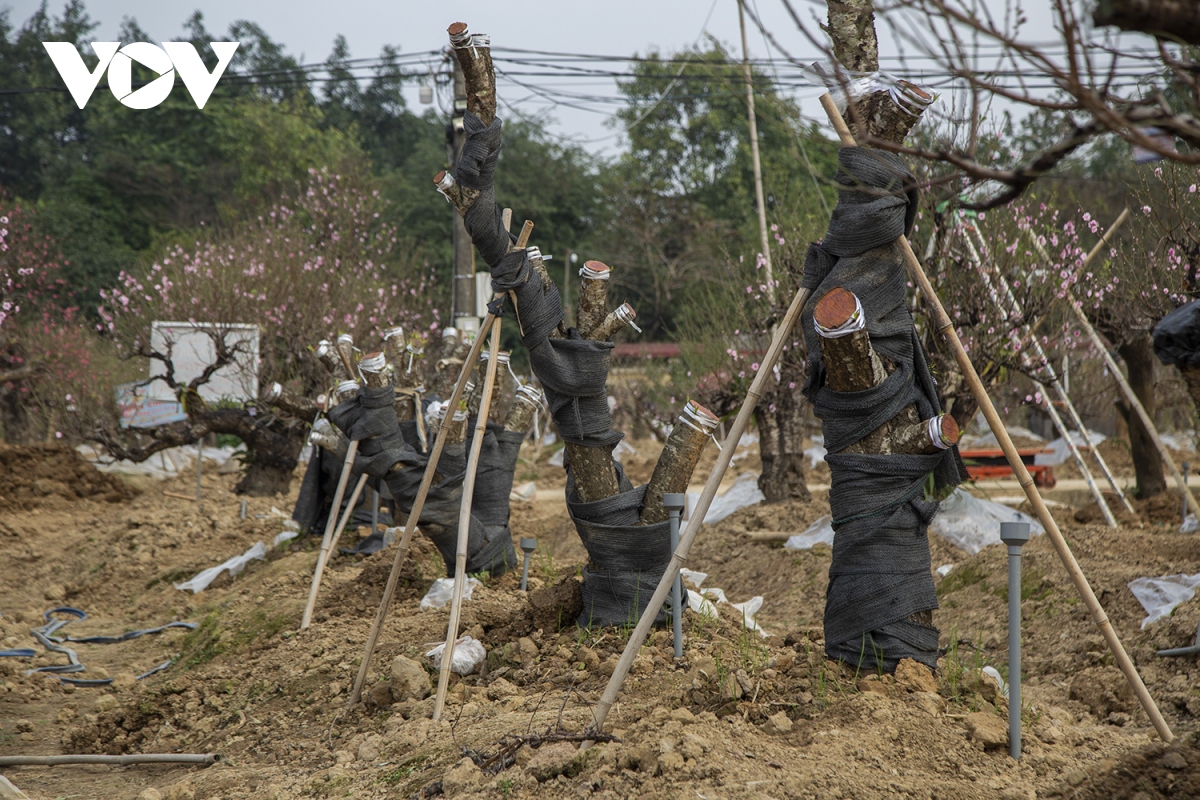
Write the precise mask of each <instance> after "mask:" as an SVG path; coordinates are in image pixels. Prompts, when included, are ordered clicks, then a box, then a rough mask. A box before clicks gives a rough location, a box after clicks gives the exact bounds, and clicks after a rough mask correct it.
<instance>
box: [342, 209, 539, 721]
mask: <svg viewBox="0 0 1200 800" xmlns="http://www.w3.org/2000/svg"><path fill="white" fill-rule="evenodd" d="M532 231H533V224H532V223H530V222H526V223H525V226H524V227H523V228H522V229H521V236H520V237H519V238H518V240H517V244H516V247H517V248H519V249H524V247H525V246H526V245H527V244H528V243H529V235H530V233H532ZM503 296H504V295H502V294H497V295H495V296H494V297H493V298H492V299H493V301H495V300H500V299H501V298H502V297H503ZM497 319H499V318H498V317H497V316H496V315H495V314H493V313H491V312H490V311H489V312H488V315H487V316H486V317H484V318H483V322H482V323H481V324H480V326H479V335H478V336H477V337H476V339H475V341H474V342H473V343H472V344H471V350H470V352H469V353H467V357H466V358H465V359H463V364H462V367H461V369H460V371H459V373H458V381H457V382H456V383H455V384H454V391H453V392H451V393H450V399H449V401H448V402H447V404H446V408H447V409H455V408H458V404H459V402H460V401H461V400H462V397H463V393H464V392H465V391H466V388H467V381H468V380H470V378H471V370H473V369H474V368H475V363H476V362H477V361H478V360H479V354H480V352H482V351H483V343H484V342H485V341H486V340H487V336H488V332H489V331H491V329H492V325H494V324H495V322H496V320H497ZM489 361H491V359H489ZM451 413H453V411H451ZM446 433H447V428H446V426H445V425H444V424H443V425H442V426H441V427H440V428H438V434H437V437H436V438H435V439H434V440H433V450H432V451H431V452H430V453H429V461H428V463H426V465H425V473H424V475H422V477H421V486H420V487H419V488H418V489H417V496H416V498H415V499H414V500H413V506H412V510H411V511H410V512H409V514H408V520H407V521H406V522H405V523H404V533H402V534H401V535H400V543H399V544H398V545H397V546H396V556H395V558H394V559H393V560H392V571H391V572H389V573H388V579H387V585H385V586H384V588H383V598H382V599H381V600H380V601H379V610H378V611H376V612H375V622H374V624H373V625H372V626H371V632H370V634H368V635H367V644H366V646H365V647H364V648H363V657H362V663H360V664H359V665H358V676H357V677H356V678H355V679H354V689H353V691H351V692H350V702H349V705H351V706H353V705H355V704H357V703H358V702H359V700H361V699H362V690H363V686H365V685H366V683H367V674H368V673H369V672H370V670H371V659H372V658H374V656H375V646H376V645H377V644H378V642H379V634H380V632H381V631H382V630H383V623H384V621H385V620H386V619H387V612H388V609H389V608H391V606H392V600H393V599H395V597H396V587H397V586H398V585H399V583H400V567H401V565H403V564H404V562H405V560H406V559H407V558H408V551H409V548H410V547H411V546H412V536H413V531H415V530H416V527H417V521H418V520H419V519H420V518H421V512H422V511H423V510H424V509H425V498H426V497H428V496H429V488H430V487H431V486H432V485H433V478H434V475H436V474H437V467H438V462H439V461H440V460H441V458H442V450H444V449H445V447H446Z"/></svg>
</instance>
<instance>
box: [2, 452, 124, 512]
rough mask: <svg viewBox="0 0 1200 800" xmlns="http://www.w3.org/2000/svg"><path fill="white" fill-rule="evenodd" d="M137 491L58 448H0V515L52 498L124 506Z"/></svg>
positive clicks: (28, 507)
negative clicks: (96, 500)
mask: <svg viewBox="0 0 1200 800" xmlns="http://www.w3.org/2000/svg"><path fill="white" fill-rule="evenodd" d="M138 493H139V492H138V490H136V489H134V488H133V487H132V486H130V485H129V484H127V483H126V482H125V481H123V480H121V478H119V477H117V476H116V475H108V474H105V473H103V472H100V471H99V470H97V469H96V468H95V467H94V466H92V465H91V464H89V463H88V462H86V461H84V460H83V459H81V458H80V457H79V456H78V455H77V454H76V453H75V452H74V451H73V450H71V449H69V448H66V447H62V446H59V445H50V444H45V445H0V511H28V510H30V509H33V508H37V507H39V506H41V505H42V504H44V503H45V502H47V501H50V500H52V499H53V498H60V499H61V500H77V499H85V498H91V499H98V500H104V501H106V502H109V503H124V502H127V501H129V500H131V499H133V498H134V497H135V496H136V495H137V494H138Z"/></svg>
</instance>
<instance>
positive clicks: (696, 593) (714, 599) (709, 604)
mask: <svg viewBox="0 0 1200 800" xmlns="http://www.w3.org/2000/svg"><path fill="white" fill-rule="evenodd" d="M679 574H680V575H682V576H683V580H684V583H685V585H686V584H689V583H690V584H691V586H690V587H688V593H687V594H688V608H690V609H691V610H692V611H694V612H695V613H697V614H703V615H705V616H708V617H712V618H713V619H718V618H720V616H721V615H720V614H719V613H718V612H717V605H718V604H724V605H727V606H729V607H730V608H731V609H733V612H734V613H735V614H736V615H737V617H738V618H739V619H741V621H742V625H743V626H744V627H745V628H746V630H750V631H758V632H759V633H760V634H761V635H762V636H764V637H766V636H767V635H768V634H767V632H766V631H764V630H763V629H762V628H761V627H759V625H758V623H757V622H756V621H755V619H754V618H755V617H756V616H758V612H759V611H760V610H761V609H762V605H763V599H762V596H761V595H755V596H754V597H751V598H750V599H749V600H747V601H746V602H744V603H730V602H729V599H728V598H727V597H725V592H724V591H723V590H721V589H716V588H708V589H702V588H701V587H700V585H701V584H702V583H704V581H705V580H706V579H707V578H708V573H706V572H696V571H695V570H690V569H681V570H680V571H679Z"/></svg>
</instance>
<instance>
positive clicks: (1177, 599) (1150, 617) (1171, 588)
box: [1128, 573, 1200, 630]
mask: <svg viewBox="0 0 1200 800" xmlns="http://www.w3.org/2000/svg"><path fill="white" fill-rule="evenodd" d="M1128 586H1129V591H1131V592H1133V596H1134V597H1136V598H1137V601H1138V602H1139V603H1141V604H1142V608H1144V609H1146V618H1145V619H1144V620H1142V629H1143V630H1144V629H1145V627H1146V626H1147V625H1149V624H1151V623H1153V622H1158V621H1159V620H1160V619H1162V618H1163V617H1168V616H1170V615H1171V612H1172V611H1174V610H1175V607H1176V606H1178V605H1179V604H1180V603H1186V602H1187V601H1188V600H1191V599H1192V598H1193V597H1195V596H1196V588H1197V587H1200V573H1197V574H1195V575H1163V576H1162V577H1159V578H1138V579H1136V580H1132V581H1130V582H1129V584H1128Z"/></svg>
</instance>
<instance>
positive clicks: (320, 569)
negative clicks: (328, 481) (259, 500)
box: [300, 441, 358, 631]
mask: <svg viewBox="0 0 1200 800" xmlns="http://www.w3.org/2000/svg"><path fill="white" fill-rule="evenodd" d="M356 455H358V442H356V441H355V442H351V443H350V445H349V446H348V447H347V448H346V460H345V461H344V462H343V463H342V475H341V477H340V478H338V485H337V490H336V491H335V492H334V493H333V505H331V506H330V507H329V522H327V523H325V535H324V536H322V537H321V551H320V552H319V553H317V568H316V570H315V571H314V572H313V579H312V586H310V587H309V590H308V603H307V604H306V605H305V606H304V615H303V616H302V617H301V618H300V630H302V631H303V630H307V629H308V626H309V625H311V624H312V615H313V608H315V607H316V605H317V591H318V589H319V588H320V586H321V575H322V573H324V572H325V554H326V553H328V552H329V543H330V542H331V541H332V539H333V530H334V526H336V525H337V521H338V514H339V513H340V512H341V510H342V498H343V497H344V496H345V494H346V484H347V483H348V482H349V480H350V472H351V470H352V469H353V468H354V457H355V456H356Z"/></svg>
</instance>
